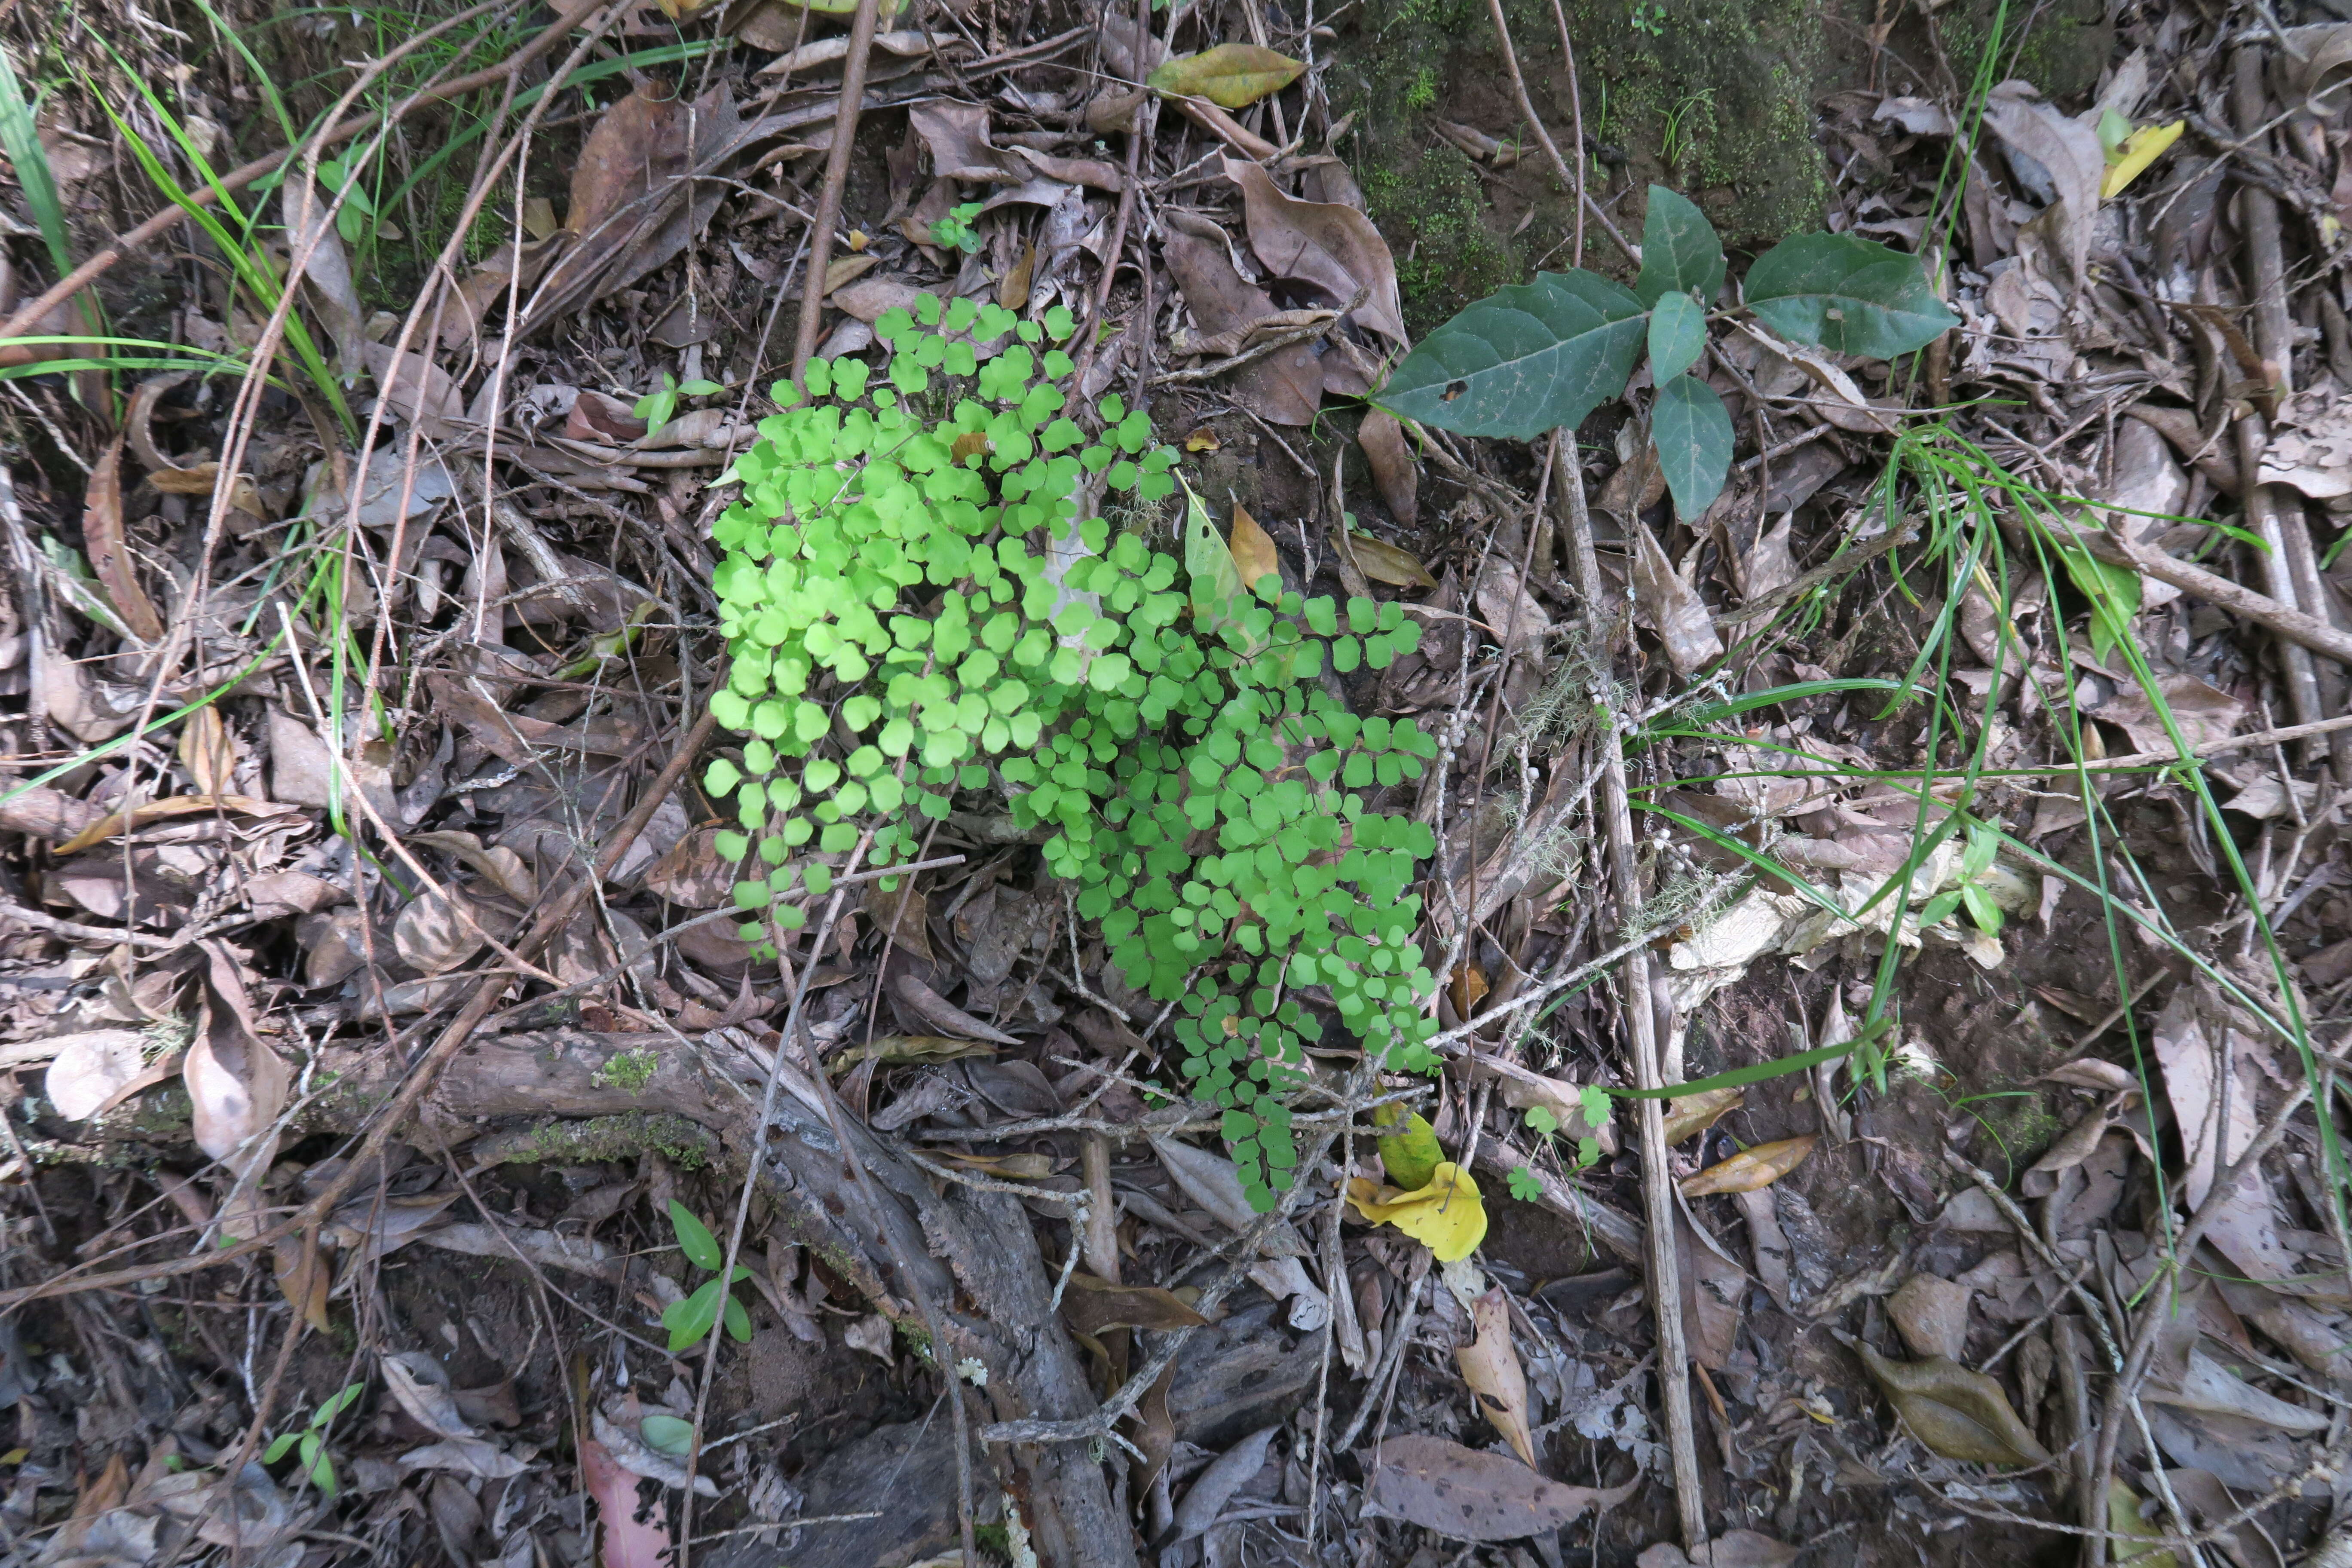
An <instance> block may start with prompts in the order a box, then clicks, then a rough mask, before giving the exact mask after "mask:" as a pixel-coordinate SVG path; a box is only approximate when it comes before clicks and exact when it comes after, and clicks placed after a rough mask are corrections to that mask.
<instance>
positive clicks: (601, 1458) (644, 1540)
mask: <svg viewBox="0 0 2352 1568" xmlns="http://www.w3.org/2000/svg"><path fill="white" fill-rule="evenodd" d="M580 1482H581V1485H582V1486H583V1488H585V1489H586V1490H587V1493H588V1495H589V1496H590V1497H591V1498H593V1500H595V1503H596V1513H597V1516H598V1518H599V1520H600V1521H602V1523H603V1524H604V1554H603V1557H602V1559H601V1561H602V1563H603V1568H662V1564H663V1563H664V1562H665V1561H667V1557H668V1555H669V1531H668V1530H667V1528H665V1527H664V1525H663V1524H662V1514H661V1513H660V1512H659V1510H656V1511H655V1512H654V1513H653V1514H652V1515H651V1517H649V1518H647V1519H644V1520H640V1519H639V1518H638V1517H637V1478H636V1477H635V1476H634V1475H631V1474H630V1473H629V1472H628V1471H626V1470H625V1469H623V1468H621V1466H620V1462H619V1461H618V1460H616V1459H614V1458H613V1455H612V1451H611V1450H610V1449H608V1448H606V1447H604V1444H602V1443H600V1442H598V1441H596V1440H595V1439H594V1438H593V1437H591V1438H588V1439H586V1440H584V1441H583V1442H582V1443H581V1445H580Z"/></svg>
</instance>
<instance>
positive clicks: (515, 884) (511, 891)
mask: <svg viewBox="0 0 2352 1568" xmlns="http://www.w3.org/2000/svg"><path fill="white" fill-rule="evenodd" d="M408 841H409V843H410V844H412V845H415V846H417V847H421V848H425V849H438V850H440V851H441V852H442V853H444V854H446V855H454V856H456V857H457V858H458V859H459V860H462V861H464V862H465V863H466V864H467V866H469V867H471V868H473V869H474V870H477V871H478V872H480V873H481V874H482V875H483V877H485V878H486V879H488V881H489V883H490V885H491V886H492V887H494V888H496V889H498V890H499V892H501V893H504V894H505V895H506V896H507V897H508V898H509V899H512V900H514V901H515V902H516V903H518V904H525V905H529V904H533V903H536V902H538V901H539V879H538V878H536V877H534V876H532V875H531V874H530V868H529V867H528V866H525V865H524V864H523V863H522V857H521V856H520V855H519V854H517V853H516V852H515V851H514V850H512V849H510V848H509V847H507V846H505V845H503V844H494V845H491V846H489V847H488V848H485V847H483V845H482V841H481V840H480V839H479V838H477V837H475V836H474V835H472V834H470V833H464V832H448V831H445V832H436V833H416V834H412V835H410V836H409V840H408Z"/></svg>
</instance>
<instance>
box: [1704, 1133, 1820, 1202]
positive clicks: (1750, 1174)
mask: <svg viewBox="0 0 2352 1568" xmlns="http://www.w3.org/2000/svg"><path fill="white" fill-rule="evenodd" d="M1819 1142H1821V1139H1820V1138H1819V1137H1817V1136H1815V1135H1814V1134H1812V1133H1810V1132H1809V1133H1807V1134H1805V1135H1804V1136H1803V1137H1801V1138H1783V1139H1780V1141H1778V1142H1771V1143H1759V1144H1757V1145H1756V1146H1755V1147H1754V1148H1752V1149H1743V1150H1741V1151H1740V1152H1738V1153H1737V1154H1734V1155H1733V1156H1732V1157H1731V1158H1730V1159H1728V1160H1725V1161H1723V1162H1721V1163H1718V1164H1715V1165H1710V1166H1708V1167H1707V1168H1706V1170H1704V1171H1701V1172H1700V1173H1698V1174H1696V1175H1695V1176H1686V1177H1685V1178H1684V1179H1683V1184H1682V1188H1683V1196H1685V1197H1686V1198H1697V1197H1705V1196H1707V1195H1708V1194H1713V1193H1746V1192H1753V1191H1754V1190H1755V1189H1757V1188H1758V1187H1769V1186H1770V1185H1771V1184H1773V1183H1774V1182H1777V1181H1779V1180H1780V1178H1781V1177H1783V1176H1785V1175H1787V1174H1788V1173H1790V1172H1791V1171H1793V1170H1795V1169H1796V1168H1797V1167H1798V1166H1799V1165H1801V1164H1803V1163H1805V1157H1806V1156H1807V1155H1809V1154H1811V1152H1813V1146H1814V1145H1815V1144H1817V1143H1819Z"/></svg>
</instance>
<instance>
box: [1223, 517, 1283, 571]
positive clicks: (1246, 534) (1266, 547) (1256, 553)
mask: <svg viewBox="0 0 2352 1568" xmlns="http://www.w3.org/2000/svg"><path fill="white" fill-rule="evenodd" d="M1233 550H1234V565H1235V566H1236V567H1238V568H1240V570H1241V574H1242V585H1243V586H1244V587H1245V588H1255V587H1256V586H1257V581H1258V579H1259V578H1261V577H1277V578H1278V577H1280V576H1281V575H1282V565H1281V563H1279V562H1278V561H1276V559H1275V553H1274V541H1273V540H1272V539H1271V538H1269V537H1268V536H1267V534H1266V531H1265V529H1263V528H1260V527H1259V526H1258V523H1257V519H1255V518H1254V517H1252V516H1251V515H1250V514H1249V508H1247V507H1245V506H1244V505H1242V503H1241V502H1239V501H1235V502H1234V532H1233Z"/></svg>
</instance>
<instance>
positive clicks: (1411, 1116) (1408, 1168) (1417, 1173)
mask: <svg viewBox="0 0 2352 1568" xmlns="http://www.w3.org/2000/svg"><path fill="white" fill-rule="evenodd" d="M1372 1121H1373V1122H1374V1123H1375V1124H1377V1125H1379V1126H1381V1127H1392V1128H1396V1129H1398V1131H1393V1132H1390V1133H1388V1134H1386V1135H1385V1136H1383V1137H1382V1138H1381V1141H1380V1147H1381V1168H1382V1169H1384V1170H1386V1171H1387V1172H1388V1173H1389V1181H1390V1182H1391V1184H1394V1185H1395V1187H1396V1189H1397V1190H1398V1191H1399V1192H1404V1193H1412V1192H1418V1191H1420V1190H1421V1189H1422V1188H1423V1187H1425V1186H1427V1185H1429V1182H1430V1178H1431V1177H1432V1176H1433V1175H1434V1174H1436V1173H1437V1165H1438V1162H1439V1161H1441V1160H1443V1159H1444V1158H1445V1151H1444V1150H1443V1149H1441V1148H1439V1147H1438V1145H1437V1130H1436V1129H1435V1128H1433V1127H1432V1126H1430V1124H1429V1120H1428V1118H1426V1117H1424V1116H1422V1115H1420V1114H1419V1113H1417V1112H1414V1111H1409V1110H1405V1108H1404V1107H1402V1106H1401V1105H1383V1106H1381V1107H1380V1108H1378V1109H1377V1110H1374V1111H1373V1112H1372Z"/></svg>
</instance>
